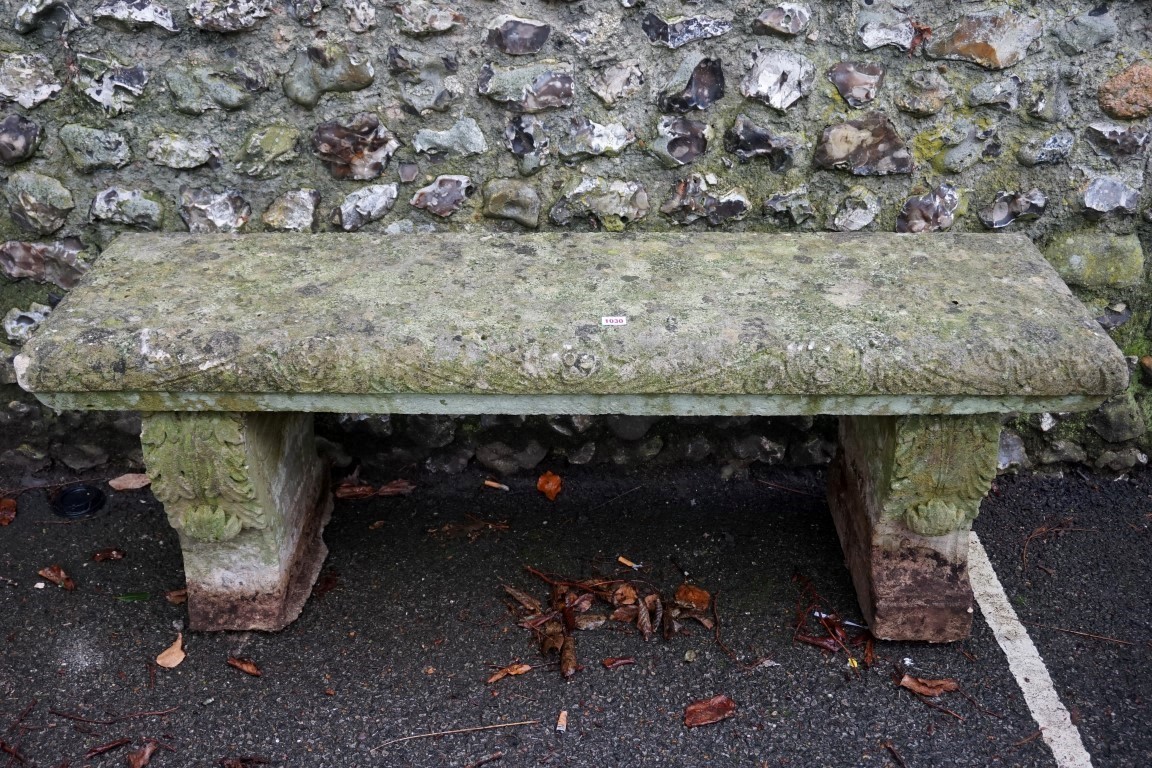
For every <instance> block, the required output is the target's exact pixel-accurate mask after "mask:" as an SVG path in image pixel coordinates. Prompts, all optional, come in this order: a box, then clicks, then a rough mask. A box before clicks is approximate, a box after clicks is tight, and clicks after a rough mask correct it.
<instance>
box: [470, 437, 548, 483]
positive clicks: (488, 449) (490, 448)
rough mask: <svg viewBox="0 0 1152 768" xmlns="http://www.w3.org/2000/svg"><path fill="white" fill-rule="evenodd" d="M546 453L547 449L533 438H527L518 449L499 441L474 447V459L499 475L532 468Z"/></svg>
mask: <svg viewBox="0 0 1152 768" xmlns="http://www.w3.org/2000/svg"><path fill="white" fill-rule="evenodd" d="M547 455H548V449H546V448H545V447H544V446H542V445H540V443H538V442H537V441H535V440H529V441H528V444H527V445H526V446H524V448H522V449H521V450H519V451H517V450H516V449H514V448H512V447H511V446H508V445H506V444H505V443H501V442H494V443H486V444H485V445H481V446H480V447H478V448H477V449H476V461H478V462H480V463H481V464H482V465H484V466H485V467H487V468H488V469H490V470H492V471H493V472H497V473H499V474H501V475H510V474H512V473H513V472H515V471H517V470H521V469H523V470H528V469H532V468H533V467H535V466H536V465H537V464H539V463H540V462H541V461H543V460H544V457H545V456H547Z"/></svg>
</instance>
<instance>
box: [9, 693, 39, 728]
mask: <svg viewBox="0 0 1152 768" xmlns="http://www.w3.org/2000/svg"><path fill="white" fill-rule="evenodd" d="M35 708H36V699H32V701H31V703H29V704H28V706H26V707H24V711H22V712H21V713H20V714H19V715H17V716H16V719H15V720H13V721H12V725H10V726H8V732H9V733H11V732H12V729H13V728H15V727H16V726H18V725H20V723H22V722H24V718H26V717H28V715H29V713H30V712H31V711H32V710H33V709H35Z"/></svg>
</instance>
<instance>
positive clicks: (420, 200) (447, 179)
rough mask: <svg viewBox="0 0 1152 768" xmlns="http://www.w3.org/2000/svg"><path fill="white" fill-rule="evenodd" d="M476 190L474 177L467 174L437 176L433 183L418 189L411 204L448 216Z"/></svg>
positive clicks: (441, 215)
mask: <svg viewBox="0 0 1152 768" xmlns="http://www.w3.org/2000/svg"><path fill="white" fill-rule="evenodd" d="M475 191H476V188H475V187H474V186H473V185H472V179H470V178H468V177H467V176H437V177H436V180H435V181H433V182H432V183H431V184H429V185H428V186H426V187H421V188H420V189H418V190H416V194H414V195H413V196H412V199H411V200H410V201H409V204H410V205H411V206H412V207H413V208H423V209H424V210H426V211H428V213H433V214H436V215H437V216H440V217H444V218H447V217H448V216H451V215H452V214H454V213H456V211H458V210H460V206H462V205H464V201H465V200H467V199H468V198H469V197H471V196H472V193H473V192H475Z"/></svg>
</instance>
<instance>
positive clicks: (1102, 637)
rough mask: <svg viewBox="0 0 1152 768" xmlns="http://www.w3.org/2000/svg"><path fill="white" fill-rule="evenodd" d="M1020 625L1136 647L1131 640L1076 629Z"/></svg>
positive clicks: (1027, 622) (1025, 623) (1022, 622)
mask: <svg viewBox="0 0 1152 768" xmlns="http://www.w3.org/2000/svg"><path fill="white" fill-rule="evenodd" d="M1020 623H1021V624H1024V625H1026V626H1029V627H1039V628H1040V629H1051V630H1052V631H1054V632H1067V633H1068V634H1070V635H1080V636H1081V637H1090V638H1092V639H1093V640H1104V641H1106V642H1109V643H1119V644H1120V645H1136V643H1134V642H1132V641H1131V640H1121V639H1119V638H1116V637H1108V636H1107V635H1096V634H1093V633H1091V632H1081V631H1080V630H1077V629H1064V628H1063V627H1053V626H1051V625H1049V624H1039V623H1037V622H1035V621H1021V622H1020Z"/></svg>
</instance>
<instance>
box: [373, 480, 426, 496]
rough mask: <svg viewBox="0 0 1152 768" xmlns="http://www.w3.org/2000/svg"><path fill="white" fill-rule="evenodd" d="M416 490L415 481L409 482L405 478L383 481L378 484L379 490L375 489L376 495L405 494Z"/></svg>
mask: <svg viewBox="0 0 1152 768" xmlns="http://www.w3.org/2000/svg"><path fill="white" fill-rule="evenodd" d="M414 490H416V485H415V483H410V482H408V481H407V480H393V481H392V482H390V483H385V484H384V485H382V486H380V490H378V491H376V495H377V496H407V495H408V494H410V493H412V491H414Z"/></svg>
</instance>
